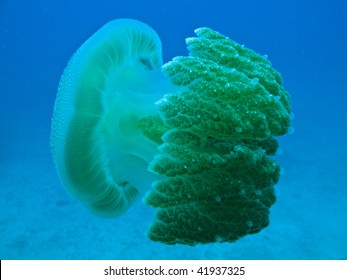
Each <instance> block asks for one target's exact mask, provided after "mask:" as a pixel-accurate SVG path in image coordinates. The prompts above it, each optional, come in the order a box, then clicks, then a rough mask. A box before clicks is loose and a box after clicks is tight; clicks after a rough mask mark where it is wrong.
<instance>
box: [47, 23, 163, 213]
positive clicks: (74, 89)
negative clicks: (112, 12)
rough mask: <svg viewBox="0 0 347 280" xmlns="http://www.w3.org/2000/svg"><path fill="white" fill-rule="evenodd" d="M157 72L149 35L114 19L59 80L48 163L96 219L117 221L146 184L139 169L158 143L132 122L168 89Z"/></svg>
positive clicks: (155, 47)
mask: <svg viewBox="0 0 347 280" xmlns="http://www.w3.org/2000/svg"><path fill="white" fill-rule="evenodd" d="M161 66H162V53H161V42H160V39H159V37H158V35H157V33H156V32H155V31H154V30H153V29H152V28H151V27H149V26H148V25H146V24H144V23H142V22H139V21H137V20H131V19H118V20H114V21H111V22H109V23H107V24H106V25H104V26H103V27H102V28H101V29H100V30H99V31H97V32H96V33H95V34H94V35H93V36H92V37H90V38H89V39H88V40H87V41H86V42H85V43H84V44H83V45H82V46H81V47H80V48H79V49H78V50H77V51H76V53H75V54H74V55H73V56H72V58H71V59H70V61H69V63H68V65H67V67H66V69H65V71H64V73H63V75H62V78H61V81H60V84H59V88H58V95H57V99H56V102H55V107H54V113H53V118H52V128H51V150H52V155H53V159H54V163H55V166H56V169H57V171H58V174H59V177H60V179H61V181H62V183H63V185H64V186H65V188H66V189H67V191H68V192H69V193H71V194H72V195H73V196H74V197H76V198H78V199H79V200H80V201H81V202H82V203H83V204H85V205H86V206H87V207H88V208H89V209H90V210H92V211H93V212H94V213H95V214H97V215H99V216H103V217H117V216H119V215H121V214H123V213H124V212H125V211H126V210H127V209H128V208H129V207H130V206H131V205H132V203H133V202H134V201H135V199H136V197H137V195H138V193H139V192H141V191H142V192H144V191H145V190H146V188H148V187H150V185H151V182H152V181H153V179H154V176H155V175H154V174H151V173H148V172H147V165H148V163H149V161H150V160H151V159H152V157H153V155H154V154H155V153H156V152H157V150H156V149H157V146H158V143H155V142H154V141H152V140H150V139H148V138H147V137H145V136H144V135H143V134H142V133H141V131H140V130H139V127H138V122H139V120H140V119H141V117H143V116H147V115H151V114H154V113H155V112H156V110H157V109H156V108H157V107H156V105H155V104H154V103H155V101H157V100H158V99H160V97H161V96H162V94H163V93H162V91H163V90H164V88H165V86H168V85H169V82H168V81H167V80H166V78H164V76H163V75H162V73H161V70H160V68H161ZM159 85H160V86H159Z"/></svg>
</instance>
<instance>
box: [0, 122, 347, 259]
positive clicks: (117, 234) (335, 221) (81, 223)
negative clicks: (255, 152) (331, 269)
mask: <svg viewBox="0 0 347 280" xmlns="http://www.w3.org/2000/svg"><path fill="white" fill-rule="evenodd" d="M5 129H6V128H5ZM7 129H8V131H7V132H8V135H10V137H7V138H6V139H2V140H1V141H2V143H1V150H0V155H1V157H0V175H1V177H0V186H1V196H0V205H1V206H0V207H1V211H0V235H1V239H0V259H347V226H346V221H347V206H346V205H347V204H346V201H347V189H346V187H347V184H346V182H347V170H346V164H345V158H346V151H342V152H341V149H340V150H339V149H338V144H336V143H335V144H336V146H335V145H330V146H325V147H324V146H323V148H327V149H329V150H328V151H326V152H321V153H317V152H315V151H316V148H315V147H317V146H322V145H320V143H315V144H312V142H309V141H304V140H307V139H310V135H308V136H306V138H303V137H300V133H301V132H300V131H299V132H296V133H297V135H298V136H299V137H297V135H295V134H294V135H290V136H286V137H285V138H284V139H282V141H281V142H282V144H283V145H282V148H283V153H282V155H280V156H278V160H279V161H280V162H281V165H282V167H283V168H284V170H285V172H284V174H283V175H282V177H281V179H280V182H279V184H278V185H277V187H276V192H277V202H276V203H275V205H274V206H273V207H272V208H271V223H270V226H269V227H267V228H266V229H264V230H263V231H261V232H260V233H258V234H255V235H250V236H247V237H245V238H243V239H240V240H239V241H237V242H235V243H231V244H229V243H223V244H220V243H216V244H211V245H199V246H195V247H190V246H184V245H175V246H167V245H163V244H160V243H155V242H152V241H150V240H149V239H148V238H147V237H146V235H145V232H146V229H147V227H148V225H149V224H150V223H151V221H152V219H153V215H154V211H153V210H152V209H150V208H148V207H146V206H144V205H143V204H142V203H141V201H140V200H139V201H137V203H136V205H135V206H134V207H133V208H131V209H130V211H128V212H127V213H126V214H125V215H124V216H122V217H120V218H118V219H116V220H107V219H101V218H98V217H95V216H93V215H92V214H91V213H89V212H88V211H87V210H86V209H85V208H84V207H83V206H82V205H81V204H80V203H79V202H78V201H76V200H74V199H73V198H71V197H70V196H69V195H68V194H67V193H66V192H65V190H64V189H63V187H62V185H61V184H60V182H59V180H58V177H57V175H56V172H55V170H54V166H53V163H52V159H51V155H50V149H49V128H48V127H44V126H40V125H37V124H33V123H29V122H28V123H25V122H22V123H21V125H18V126H16V127H15V130H13V128H11V129H10V125H8V127H7ZM312 133H313V134H314V132H312ZM312 137H313V136H312ZM340 138H341V139H340V140H341V144H342V141H343V137H340ZM295 139H297V140H295ZM298 139H304V140H300V141H299V140H298ZM322 141H323V140H322ZM327 154H328V155H329V160H327V158H325V157H326V155H327Z"/></svg>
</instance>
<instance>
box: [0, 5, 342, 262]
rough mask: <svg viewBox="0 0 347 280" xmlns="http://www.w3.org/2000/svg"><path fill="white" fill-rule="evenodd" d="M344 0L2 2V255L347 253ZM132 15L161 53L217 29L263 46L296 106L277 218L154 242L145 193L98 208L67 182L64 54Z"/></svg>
mask: <svg viewBox="0 0 347 280" xmlns="http://www.w3.org/2000/svg"><path fill="white" fill-rule="evenodd" d="M346 15H347V2H346V1H344V0H336V1H328V0H318V1H310V0H293V1H274V0H270V1H254V0H252V1H249V0H248V1H247V0H246V1H233V0H229V1H226V0H224V1H222V0H214V1H197V0H194V1H189V0H176V1H172V0H171V1H168V0H162V1H159V0H157V1H154V0H148V1H139V0H136V1H131V0H117V1H112V0H97V1H92V0H88V1H80V0H79V1H67V0H65V1H64V0H51V1H44V0H31V1H24V0H22V1H15V0H12V1H10V0H0V97H1V99H0V191H1V192H0V259H347V147H346V146H347V145H346V143H347V67H346V65H347V16H346ZM116 18H134V19H138V20H141V21H143V22H145V23H147V24H148V25H150V26H151V27H152V28H153V29H154V30H156V31H157V33H158V34H159V36H160V38H161V40H162V44H163V58H164V62H167V61H169V60H170V59H172V58H173V57H174V56H177V55H187V49H186V45H185V41H184V39H185V38H187V37H192V36H193V35H194V33H193V31H194V29H196V28H198V27H203V26H207V27H211V28H213V29H215V30H217V31H218V32H220V33H222V34H224V35H226V36H228V37H230V38H231V39H233V40H235V41H236V42H238V43H240V44H245V46H246V47H248V48H251V49H253V50H255V51H256V52H257V53H259V54H266V55H268V57H269V60H270V61H271V62H272V65H273V67H274V68H275V69H276V70H278V71H279V72H280V73H281V75H282V77H283V80H284V87H285V88H286V89H287V90H288V91H289V93H290V94H291V98H292V107H293V112H294V115H295V118H294V120H293V124H292V125H293V128H294V129H295V132H294V133H293V134H291V135H287V136H285V137H281V138H279V141H280V147H281V150H282V151H283V152H282V153H281V154H280V155H278V156H276V160H277V161H278V162H279V163H280V164H281V167H282V168H283V169H284V171H285V172H284V173H283V174H282V176H281V178H280V181H279V183H278V184H277V186H276V187H275V188H276V195H277V202H276V203H275V205H274V206H272V208H271V215H270V225H269V226H268V227H267V228H265V229H264V230H262V231H261V232H260V233H258V234H254V235H248V236H246V237H244V238H242V239H240V240H238V241H237V242H234V243H222V244H221V243H215V244H209V245H197V246H194V247H190V246H184V245H175V246H168V245H164V244H160V243H155V242H153V241H150V240H149V239H148V238H147V237H146V235H145V232H146V230H147V227H148V225H149V224H150V223H151V222H152V221H153V218H154V211H153V209H150V208H149V207H148V206H145V205H143V204H142V203H141V201H140V199H139V200H138V201H137V202H136V203H135V205H134V206H133V207H132V208H131V209H130V210H129V211H128V212H126V213H125V214H124V215H123V216H122V217H120V218H118V219H115V220H109V219H102V218H98V217H96V216H94V215H92V214H91V213H90V212H89V211H88V210H87V209H86V208H84V207H83V206H82V205H81V204H80V202H79V201H77V200H76V199H73V198H72V197H71V196H70V195H69V194H68V193H67V192H66V191H65V190H64V188H63V186H62V185H61V183H60V181H59V179H58V176H57V173H56V171H55V168H54V165H53V162H52V157H51V153H50V146H49V140H50V139H49V137H50V125H51V117H52V112H53V106H54V101H55V98H56V93H57V87H58V83H59V80H60V77H61V74H62V72H63V69H64V68H65V66H66V64H67V62H68V60H69V59H70V57H71V55H72V54H73V53H74V52H75V51H76V49H77V48H78V47H79V46H80V45H82V43H84V41H85V40H86V39H87V38H89V37H90V36H91V35H92V34H93V33H94V32H96V31H97V30H98V29H99V28H100V27H101V26H102V25H104V24H105V23H107V22H108V21H110V20H113V19H116Z"/></svg>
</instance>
